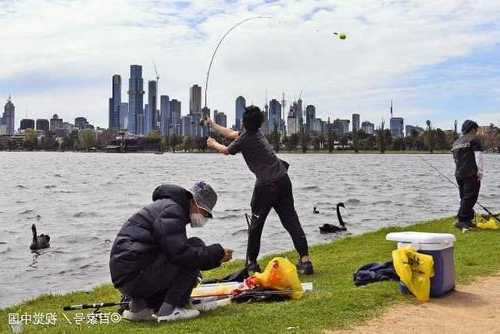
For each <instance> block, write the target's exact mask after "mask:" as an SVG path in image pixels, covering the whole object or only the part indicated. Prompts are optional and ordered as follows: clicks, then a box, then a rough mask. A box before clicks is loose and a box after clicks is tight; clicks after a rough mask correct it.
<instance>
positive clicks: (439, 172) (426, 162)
mask: <svg viewBox="0 0 500 334" xmlns="http://www.w3.org/2000/svg"><path fill="white" fill-rule="evenodd" d="M418 157H419V158H420V159H421V160H422V161H423V162H424V163H425V164H426V165H427V166H429V167H430V168H432V169H433V170H435V171H436V172H437V173H438V174H439V175H440V176H441V177H442V178H443V179H445V180H446V181H448V182H449V183H451V184H453V185H454V186H455V187H457V188H459V187H458V184H457V183H456V182H455V181H453V180H452V179H450V178H449V177H448V176H446V175H445V174H443V173H442V172H441V171H440V170H439V169H437V168H436V167H435V166H434V165H432V164H431V163H430V162H428V161H427V160H425V159H424V158H423V157H421V156H418ZM476 204H477V205H479V206H480V207H481V209H483V210H484V211H485V212H486V213H488V214H489V215H490V216H491V217H493V218H495V219H496V220H497V221H498V222H499V223H500V219H499V218H498V215H495V214H494V213H492V212H491V211H490V210H489V209H488V208H487V207H485V206H484V205H482V204H481V203H479V202H476Z"/></svg>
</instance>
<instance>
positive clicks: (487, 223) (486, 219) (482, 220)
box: [474, 215, 499, 230]
mask: <svg viewBox="0 0 500 334" xmlns="http://www.w3.org/2000/svg"><path fill="white" fill-rule="evenodd" d="M474 220H475V223H476V226H477V228H480V229H482V230H498V228H499V227H498V224H497V220H496V219H495V217H492V216H483V215H476V216H475V218H474Z"/></svg>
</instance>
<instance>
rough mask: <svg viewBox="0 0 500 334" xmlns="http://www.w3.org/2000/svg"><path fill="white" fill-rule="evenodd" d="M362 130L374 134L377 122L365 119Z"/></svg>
mask: <svg viewBox="0 0 500 334" xmlns="http://www.w3.org/2000/svg"><path fill="white" fill-rule="evenodd" d="M361 130H363V132H364V133H366V134H368V135H372V134H374V133H375V124H373V123H370V122H367V121H365V122H363V123H361Z"/></svg>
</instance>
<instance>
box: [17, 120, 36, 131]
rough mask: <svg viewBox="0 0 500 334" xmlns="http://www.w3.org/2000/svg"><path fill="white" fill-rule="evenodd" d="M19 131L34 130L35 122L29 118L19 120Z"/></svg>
mask: <svg viewBox="0 0 500 334" xmlns="http://www.w3.org/2000/svg"><path fill="white" fill-rule="evenodd" d="M19 129H20V130H26V129H35V120H33V119H29V118H23V119H22V120H21V126H20V127H19Z"/></svg>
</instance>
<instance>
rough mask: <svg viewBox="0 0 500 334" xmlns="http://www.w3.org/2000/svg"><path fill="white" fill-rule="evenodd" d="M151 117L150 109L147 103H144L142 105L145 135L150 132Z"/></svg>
mask: <svg viewBox="0 0 500 334" xmlns="http://www.w3.org/2000/svg"><path fill="white" fill-rule="evenodd" d="M151 117H152V113H151V110H149V105H148V104H146V105H145V106H144V133H143V134H144V135H146V136H147V135H149V134H150V133H151V125H152V122H151Z"/></svg>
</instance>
